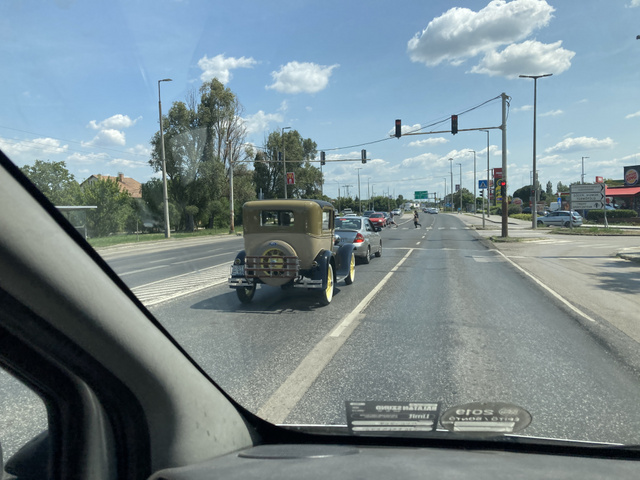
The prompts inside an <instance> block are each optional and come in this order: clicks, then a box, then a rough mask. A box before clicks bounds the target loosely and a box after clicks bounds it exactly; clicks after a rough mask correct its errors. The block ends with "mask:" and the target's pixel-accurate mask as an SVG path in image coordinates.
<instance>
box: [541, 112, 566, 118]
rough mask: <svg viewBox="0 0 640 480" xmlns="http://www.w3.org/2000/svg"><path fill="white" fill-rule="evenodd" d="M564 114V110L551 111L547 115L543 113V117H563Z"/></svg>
mask: <svg viewBox="0 0 640 480" xmlns="http://www.w3.org/2000/svg"><path fill="white" fill-rule="evenodd" d="M563 113H564V112H563V111H562V110H550V111H548V112H545V113H541V114H540V116H541V117H557V116H558V115H562V114H563Z"/></svg>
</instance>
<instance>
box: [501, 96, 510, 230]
mask: <svg viewBox="0 0 640 480" xmlns="http://www.w3.org/2000/svg"><path fill="white" fill-rule="evenodd" d="M501 97H502V125H501V126H500V129H501V130H502V179H503V180H504V181H505V182H507V183H505V191H504V192H501V193H502V237H503V238H507V237H508V236H509V200H508V198H507V189H508V188H509V180H508V177H507V99H508V98H509V97H508V96H507V94H506V93H502V94H501Z"/></svg>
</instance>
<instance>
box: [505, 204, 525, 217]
mask: <svg viewBox="0 0 640 480" xmlns="http://www.w3.org/2000/svg"><path fill="white" fill-rule="evenodd" d="M521 213H522V207H521V206H520V205H515V204H513V203H512V204H511V205H509V210H507V214H508V215H509V216H512V215H519V214H521Z"/></svg>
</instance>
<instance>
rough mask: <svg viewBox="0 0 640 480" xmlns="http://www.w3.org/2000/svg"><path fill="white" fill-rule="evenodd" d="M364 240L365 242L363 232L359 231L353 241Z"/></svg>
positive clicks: (359, 241) (360, 241)
mask: <svg viewBox="0 0 640 480" xmlns="http://www.w3.org/2000/svg"><path fill="white" fill-rule="evenodd" d="M362 242H364V236H363V235H362V234H361V233H358V234H357V235H356V238H355V240H354V241H353V243H362Z"/></svg>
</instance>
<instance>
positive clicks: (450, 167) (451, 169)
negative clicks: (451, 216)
mask: <svg viewBox="0 0 640 480" xmlns="http://www.w3.org/2000/svg"><path fill="white" fill-rule="evenodd" d="M449 173H450V174H451V211H452V212H453V158H450V159H449Z"/></svg>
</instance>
